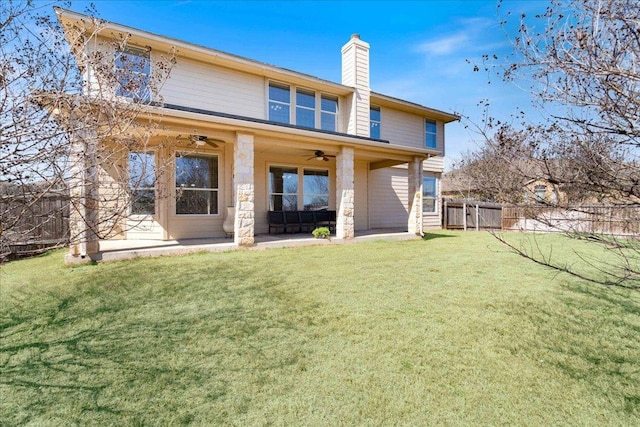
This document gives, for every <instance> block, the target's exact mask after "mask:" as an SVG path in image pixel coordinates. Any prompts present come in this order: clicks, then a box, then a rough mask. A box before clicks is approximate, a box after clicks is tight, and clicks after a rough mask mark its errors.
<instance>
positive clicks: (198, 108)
mask: <svg viewBox="0 0 640 427" xmlns="http://www.w3.org/2000/svg"><path fill="white" fill-rule="evenodd" d="M56 13H57V15H58V19H59V20H60V22H61V24H62V25H63V28H65V31H66V32H67V39H68V40H69V41H70V43H71V44H72V45H74V44H76V45H79V44H77V43H74V42H73V40H72V39H73V38H74V37H76V36H75V35H73V34H72V29H73V31H76V32H77V31H78V29H79V28H80V29H82V28H89V27H90V25H91V18H90V17H88V16H85V15H82V14H79V13H75V12H72V11H68V10H63V9H56ZM93 31H94V33H92V35H91V37H92V40H91V42H90V43H83V44H81V45H79V46H81V47H80V48H76V49H85V50H87V49H94V50H103V51H104V56H105V58H112V60H113V64H114V65H113V66H114V67H118V64H119V62H120V61H122V58H123V56H124V57H127V58H129V59H133V60H135V61H137V62H134V63H135V64H137V65H136V66H135V72H136V73H140V74H142V75H149V76H151V75H153V73H154V70H153V64H154V58H157V57H159V56H160V55H167V54H168V53H169V52H171V53H172V54H173V55H175V59H176V60H175V65H174V66H173V67H172V69H171V72H170V75H169V77H168V79H167V80H166V82H165V83H164V84H163V85H162V86H161V88H160V89H159V91H158V93H151V94H150V95H149V98H150V99H149V101H150V102H149V103H148V105H147V106H146V108H147V110H148V113H149V114H148V115H145V120H148V121H154V120H155V121H157V122H158V123H159V126H158V127H157V130H156V134H154V136H153V137H152V138H150V139H149V141H147V142H146V143H145V144H144V146H140V148H139V149H137V148H136V147H135V146H132V148H131V153H130V154H129V156H128V159H126V158H125V159H124V160H125V161H127V160H128V162H129V165H128V166H122V165H121V166H120V167H121V168H125V169H127V168H128V169H127V170H128V171H129V175H128V176H129V179H133V177H134V176H135V177H136V178H137V179H139V178H140V176H139V175H140V174H139V173H136V172H135V171H136V167H137V166H139V165H140V164H151V165H153V166H152V167H150V168H147V170H146V172H145V174H149V173H151V174H154V173H158V172H159V169H162V171H163V173H162V174H158V175H159V176H158V178H157V179H156V180H154V179H151V180H150V181H149V182H152V184H149V186H148V187H145V188H143V189H142V190H137V191H138V193H139V194H143V195H146V201H145V202H143V203H133V204H132V206H130V211H129V222H130V224H129V226H127V225H126V224H123V225H122V226H121V227H120V228H118V229H117V230H116V233H115V234H113V238H120V239H165V240H168V239H185V238H201V237H202V238H204V237H216V236H224V235H225V232H224V231H223V222H224V221H225V219H227V220H228V218H226V215H227V212H230V215H233V218H232V219H233V227H234V233H233V235H234V241H235V243H236V244H238V245H240V246H242V245H252V244H253V243H254V236H255V235H257V234H266V233H267V232H268V231H269V230H268V222H267V212H268V211H280V210H285V211H287V210H298V211H303V210H308V209H329V210H335V211H336V230H335V233H336V238H338V239H349V238H353V237H354V236H355V235H356V234H357V233H358V232H359V231H362V230H371V229H377V228H401V229H404V230H407V231H408V232H410V233H416V234H422V233H423V229H424V228H439V227H440V224H441V221H440V207H439V200H440V197H439V184H438V181H439V178H440V175H441V173H442V172H443V169H444V154H445V137H444V135H445V132H444V131H445V124H447V123H449V122H452V121H455V120H459V117H458V116H456V115H454V114H451V113H447V112H443V111H439V110H436V109H433V108H429V107H425V106H422V105H418V104H415V103H412V102H409V101H405V100H401V99H397V98H394V97H391V96H387V95H383V94H380V93H376V92H373V91H372V90H371V88H370V87H369V86H370V85H369V44H367V43H365V42H364V41H363V40H361V39H360V37H359V36H358V35H353V36H352V37H351V39H350V40H349V41H348V42H347V43H346V44H345V45H344V46H343V47H342V82H341V83H335V82H330V81H327V80H323V79H320V78H317V77H313V76H310V75H307V74H303V73H298V72H295V71H291V70H288V69H283V68H279V67H276V66H272V65H268V64H265V63H261V62H257V61H253V60H250V59H246V58H242V57H239V56H235V55H232V54H228V53H225V52H221V51H217V50H214V49H210V48H206V47H203V46H198V45H194V44H190V43H186V42H183V41H179V40H175V39H171V38H168V37H163V36H160V35H156V34H151V33H148V32H145V31H141V30H138V29H134V28H130V27H126V26H122V25H118V24H115V23H109V22H106V23H104V22H103V23H102V25H101V28H100V30H99V31H95V29H93ZM87 33H89V32H88V30H87ZM117 34H127V46H126V48H124V49H120V50H119V51H118V50H117V49H115V50H114V48H113V44H112V43H108V41H109V40H110V39H111V38H112V37H114V35H117ZM75 53H76V57H77V58H78V59H77V60H78V63H79V66H80V68H81V69H82V72H83V75H84V76H85V85H86V87H87V88H89V89H87V90H88V91H90V88H91V87H94V86H96V85H97V83H96V80H99V74H100V70H92V69H90V68H91V67H90V66H89V65H87V64H83V63H82V58H83V52H75ZM121 95H123V94H121V93H116V94H115V96H121ZM157 100H160V101H158V102H154V101H157ZM127 102H128V98H127V97H126V96H122V103H123V105H126V103H127ZM167 138H172V139H173V140H174V141H177V143H176V144H175V145H172V146H170V148H167V146H166V145H164V144H163V143H162V141H166V140H167ZM136 165H137V166H136ZM94 175H95V174H94ZM98 175H100V174H98ZM86 176H88V175H87V174H85V178H84V179H87V178H86ZM101 176H103V177H105V176H106V177H107V178H106V179H105V178H100V180H99V181H100V182H99V183H97V192H98V193H100V191H102V190H103V187H105V182H107V181H109V177H111V179H112V181H113V180H116V179H115V178H114V177H115V176H127V173H126V171H125V173H120V174H113V173H111V174H109V173H106V174H105V173H102V174H101ZM107 184H108V185H111V186H113V185H114V182H107ZM119 184H120V185H125V186H126V185H127V183H126V182H124V183H119ZM116 185H118V183H116ZM75 197H85V196H84V195H83V194H76V195H75ZM97 200H100V198H99V197H98V198H97ZM87 206H89V207H88V208H86V209H89V210H94V211H95V212H83V214H82V215H77V216H76V218H75V220H74V218H73V217H72V227H74V226H75V227H77V226H78V225H77V224H81V223H84V225H85V226H86V225H87V222H88V221H89V222H90V221H92V219H95V218H96V217H99V215H100V209H101V206H100V203H99V202H98V203H94V204H87ZM228 206H232V207H234V209H227V207H228ZM72 216H73V215H72ZM132 224H133V225H132ZM86 228H87V230H90V229H91V224H88V227H86ZM76 235H77V236H81V237H80V238H76V239H75V240H74V242H72V248H71V254H72V256H85V255H88V256H91V254H92V253H95V252H97V251H98V250H99V243H98V242H97V239H96V238H92V237H91V236H92V233H91V232H90V231H87V232H84V233H82V232H78V233H76Z"/></svg>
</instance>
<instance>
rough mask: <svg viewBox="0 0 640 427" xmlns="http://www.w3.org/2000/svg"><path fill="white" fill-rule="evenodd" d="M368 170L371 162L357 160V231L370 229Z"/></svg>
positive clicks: (355, 213)
mask: <svg viewBox="0 0 640 427" xmlns="http://www.w3.org/2000/svg"><path fill="white" fill-rule="evenodd" d="M368 171H369V163H368V162H363V161H356V162H355V183H354V185H355V212H354V215H355V229H356V231H360V230H368V229H369V207H368V196H367V193H368V185H369V184H368V181H369V180H368V175H369V174H368Z"/></svg>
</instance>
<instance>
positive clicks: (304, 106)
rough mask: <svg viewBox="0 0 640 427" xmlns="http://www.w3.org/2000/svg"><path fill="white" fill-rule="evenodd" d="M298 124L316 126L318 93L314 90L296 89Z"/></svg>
mask: <svg viewBox="0 0 640 427" xmlns="http://www.w3.org/2000/svg"><path fill="white" fill-rule="evenodd" d="M296 125H298V126H304V127H307V128H315V127H316V95H315V93H314V92H313V91H310V90H305V89H297V90H296Z"/></svg>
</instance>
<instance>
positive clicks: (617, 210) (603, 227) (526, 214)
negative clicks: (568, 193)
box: [502, 204, 640, 236]
mask: <svg viewBox="0 0 640 427" xmlns="http://www.w3.org/2000/svg"><path fill="white" fill-rule="evenodd" d="M502 229H503V230H522V231H543V232H575V233H596V234H609V235H616V236H632V235H638V234H640V207H639V206H631V207H626V206H616V205H605V204H585V205H580V206H572V207H569V208H566V207H565V208H554V207H552V206H536V205H532V206H504V207H503V209H502Z"/></svg>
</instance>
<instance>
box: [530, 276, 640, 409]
mask: <svg viewBox="0 0 640 427" xmlns="http://www.w3.org/2000/svg"><path fill="white" fill-rule="evenodd" d="M636 294H637V292H634V291H628V290H618V289H611V288H604V287H597V286H594V285H585V284H572V285H568V286H566V287H564V288H563V289H562V290H561V291H560V294H559V295H558V302H559V304H558V305H557V306H556V307H555V308H551V307H549V308H544V309H540V310H535V311H531V312H530V317H531V319H532V321H533V322H534V323H535V324H538V325H541V327H540V328H539V330H538V337H537V338H536V341H535V342H533V343H532V344H531V347H530V349H529V351H528V354H529V356H530V357H535V358H536V359H540V360H544V363H548V364H550V365H551V366H553V367H555V368H556V369H557V370H558V372H559V373H561V374H562V375H565V376H567V377H569V378H572V379H575V380H579V381H580V382H584V383H587V384H589V385H590V387H592V388H593V389H595V390H602V392H603V393H604V394H607V395H609V396H611V399H612V402H613V401H615V402H616V403H615V405H616V406H617V407H618V408H617V409H620V410H622V411H624V412H626V413H627V414H628V415H630V416H633V417H638V416H640V387H639V386H638V385H639V384H640V369H638V366H640V341H638V339H637V337H638V336H640V326H639V325H640V300H639V299H638V298H637V295H636ZM616 397H617V399H616Z"/></svg>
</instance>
